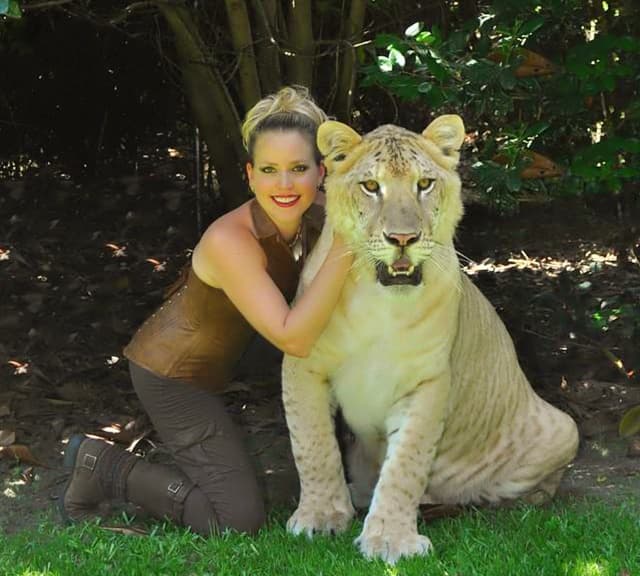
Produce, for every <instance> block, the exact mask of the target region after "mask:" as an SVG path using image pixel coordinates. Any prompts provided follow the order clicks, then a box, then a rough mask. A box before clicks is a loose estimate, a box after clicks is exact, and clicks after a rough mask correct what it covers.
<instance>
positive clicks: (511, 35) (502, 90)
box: [361, 0, 640, 210]
mask: <svg viewBox="0 0 640 576" xmlns="http://www.w3.org/2000/svg"><path fill="white" fill-rule="evenodd" d="M629 6H630V4H629V3H628V2H627V3H625V2H623V1H622V0H617V1H611V2H609V3H606V2H602V3H588V2H586V1H579V0H553V1H551V2H546V3H540V2H530V1H529V0H526V1H523V2H511V1H508V0H493V1H492V2H480V3H478V9H479V15H478V16H477V17H476V18H473V19H472V20H467V21H464V22H460V21H457V22H456V24H455V25H451V26H450V27H449V29H450V30H451V31H450V32H448V33H447V34H445V33H444V32H443V31H442V30H441V29H440V28H439V26H438V25H437V24H436V23H432V24H431V25H430V26H426V25H425V24H424V23H422V22H414V23H408V24H409V26H408V27H407V28H406V29H405V30H404V33H396V34H391V33H386V34H379V35H378V36H377V37H376V40H375V42H374V43H373V44H372V46H371V48H370V50H369V61H368V63H367V64H366V65H365V66H363V68H362V70H361V72H362V77H361V86H362V87H363V88H365V89H366V88H367V87H372V86H377V87H381V88H383V89H384V90H385V91H386V92H388V93H391V94H392V95H394V96H396V97H397V98H398V99H400V100H402V101H407V102H413V103H415V104H417V105H424V106H425V107H428V108H429V109H430V111H431V112H432V113H433V114H439V113H447V112H448V113H451V112H455V113H459V114H461V115H462V116H463V117H464V119H465V124H466V125H467V127H468V129H469V130H470V131H471V133H472V134H473V136H474V139H475V148H474V151H473V153H474V162H473V169H474V171H475V175H474V176H475V181H476V182H478V183H479V184H480V186H481V188H482V189H483V190H484V191H485V196H486V198H487V200H488V202H489V203H490V204H492V205H493V206H495V207H496V208H498V209H500V210H507V209H509V208H512V207H514V206H515V205H516V204H517V198H518V196H519V195H520V194H522V193H524V192H540V191H551V192H553V193H556V194H568V193H574V194H575V193H585V192H590V191H593V190H604V191H609V192H618V191H620V190H621V188H622V187H623V186H624V185H625V184H626V183H630V182H632V181H633V180H637V179H638V177H639V176H640V174H639V172H640V162H639V159H640V158H639V156H640V154H639V150H640V141H639V140H638V138H637V137H636V134H637V133H638V132H639V131H640V103H639V102H640V98H638V96H639V94H638V92H639V88H638V86H640V82H639V81H640V40H639V39H637V38H635V37H634V36H633V35H632V34H633V31H635V29H636V28H637V26H638V25H640V12H638V11H635V12H634V11H632V10H631V9H630V8H628V7H629ZM625 10H627V11H625ZM449 17H450V19H452V20H453V21H455V19H456V17H457V12H456V8H455V7H454V8H451V11H450V14H449ZM532 53H533V54H532ZM541 55H544V57H543V59H542V60H540V59H536V58H537V57H538V56H541ZM529 150H537V151H538V152H541V153H542V154H544V155H545V156H548V157H550V158H552V159H553V160H554V162H555V163H556V164H558V165H560V166H563V167H564V170H563V172H564V176H563V177H562V178H556V179H555V180H554V181H549V180H547V181H545V182H541V181H540V180H534V179H532V178H531V177H527V178H523V177H522V175H523V169H524V168H526V163H527V158H528V157H529V156H528V155H527V151H529ZM496 157H498V158H496Z"/></svg>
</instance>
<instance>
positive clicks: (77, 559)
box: [0, 500, 640, 576]
mask: <svg viewBox="0 0 640 576" xmlns="http://www.w3.org/2000/svg"><path fill="white" fill-rule="evenodd" d="M639 512H640V505H639V504H638V503H637V502H635V501H631V500H628V501H625V502H622V503H617V504H615V505H613V504H607V503H604V502H573V503H558V504H555V505H554V506H552V507H549V508H543V509H538V508H529V507H522V508H515V509H511V510H500V511H486V510H485V511H476V512H471V511H470V512H468V513H466V514H464V515H463V516H460V517H457V518H452V519H444V520H439V521H437V522H434V523H432V524H430V525H428V526H426V525H422V526H421V527H420V531H421V532H422V533H425V534H428V536H429V537H430V539H431V541H432V543H433V545H434V548H435V551H434V552H433V553H432V554H431V555H430V556H428V557H426V558H414V559H410V560H402V561H400V562H399V563H398V564H397V565H396V566H395V567H390V566H387V565H385V564H384V563H382V562H380V561H375V562H368V561H366V560H364V559H363V558H362V557H361V556H360V555H359V553H358V552H357V550H356V549H355V547H354V546H353V544H352V541H353V539H354V538H355V537H356V536H357V534H358V532H359V530H360V528H361V526H362V524H361V522H356V523H354V525H353V527H352V529H351V530H350V531H349V532H347V533H346V534H342V535H340V536H338V537H317V538H315V539H314V540H312V541H309V540H307V539H306V538H305V537H298V538H296V537H293V536H290V535H288V534H287V533H286V531H285V529H284V519H285V515H283V514H277V515H274V516H272V517H271V519H270V523H269V526H268V527H267V528H265V529H264V530H262V532H261V533H260V534H259V535H258V536H255V537H249V536H243V535H238V534H230V533H229V534H225V535H223V536H221V537H218V538H212V539H203V538H201V537H199V536H196V535H194V534H191V533H189V532H187V531H185V530H179V529H176V528H171V527H168V526H158V527H157V528H156V529H155V530H154V531H153V533H152V536H151V537H144V536H143V537H138V536H126V535H122V534H117V533H113V532H109V531H105V530H104V529H102V528H100V525H99V524H97V523H95V524H84V525H78V526H72V527H61V526H57V525H55V524H52V523H51V521H44V522H43V523H42V524H41V526H40V527H39V528H37V529H35V530H31V531H28V532H22V533H18V534H16V535H12V536H8V537H7V536H0V575H2V576H45V575H47V576H67V575H69V576H85V575H86V576H101V575H103V574H104V575H106V574H114V575H123V576H137V575H140V576H150V575H151V576H161V575H174V574H175V575H185V576H192V575H193V576H195V575H198V576H208V575H211V576H213V575H215V576H225V575H233V576H237V575H238V576H239V575H245V574H246V575H252V576H254V575H255V576H260V575H264V576H267V575H287V576H289V575H291V576H297V575H309V576H311V575H313V576H322V575H331V576H333V575H342V574H345V575H350V576H351V575H354V576H357V575H363V576H364V575H366V576H375V575H384V576H393V575H396V574H397V575H416V576H417V575H420V576H425V575H449V576H472V575H479V576H492V575H496V576H497V575H500V576H509V575H521V574H522V575H526V576H533V575H542V574H544V575H550V576H559V575H571V576H600V575H611V576H626V575H636V574H640V536H639V532H640V514H639Z"/></svg>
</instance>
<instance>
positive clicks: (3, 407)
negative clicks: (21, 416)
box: [0, 404, 11, 418]
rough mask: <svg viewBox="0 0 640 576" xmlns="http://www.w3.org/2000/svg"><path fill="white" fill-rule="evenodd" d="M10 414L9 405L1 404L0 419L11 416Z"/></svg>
mask: <svg viewBox="0 0 640 576" xmlns="http://www.w3.org/2000/svg"><path fill="white" fill-rule="evenodd" d="M9 414H11V410H10V409H9V404H0V418H1V417H2V416H9Z"/></svg>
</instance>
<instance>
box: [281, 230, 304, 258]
mask: <svg viewBox="0 0 640 576" xmlns="http://www.w3.org/2000/svg"><path fill="white" fill-rule="evenodd" d="M301 240H302V224H301V225H300V227H299V228H298V230H297V231H296V233H295V236H294V237H293V238H292V239H291V240H289V241H286V240H285V242H286V243H287V246H288V247H289V250H291V255H292V256H293V259H294V260H295V261H296V262H297V261H298V260H300V257H301V256H302V242H301Z"/></svg>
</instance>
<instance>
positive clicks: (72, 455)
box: [58, 434, 87, 524]
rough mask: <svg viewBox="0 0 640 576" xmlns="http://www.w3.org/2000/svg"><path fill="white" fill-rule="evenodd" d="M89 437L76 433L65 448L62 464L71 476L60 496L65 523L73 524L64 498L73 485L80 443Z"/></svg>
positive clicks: (61, 512) (59, 508)
mask: <svg viewBox="0 0 640 576" xmlns="http://www.w3.org/2000/svg"><path fill="white" fill-rule="evenodd" d="M86 439H87V437H86V436H85V435H84V434H74V435H73V436H71V438H69V442H68V443H67V446H66V448H65V449H64V460H63V463H62V465H63V466H64V468H65V470H67V471H68V472H69V478H67V482H66V483H65V485H64V488H63V489H62V492H61V493H60V496H58V510H59V512H60V515H61V516H62V521H63V522H64V523H65V524H72V523H73V519H72V518H71V517H70V516H69V514H67V510H66V508H65V507H64V499H65V496H66V495H67V490H69V486H70V485H71V480H72V479H73V469H74V467H75V465H76V459H77V457H78V450H80V445H81V444H82V443H83V442H84V441H85V440H86Z"/></svg>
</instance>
